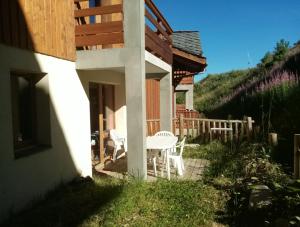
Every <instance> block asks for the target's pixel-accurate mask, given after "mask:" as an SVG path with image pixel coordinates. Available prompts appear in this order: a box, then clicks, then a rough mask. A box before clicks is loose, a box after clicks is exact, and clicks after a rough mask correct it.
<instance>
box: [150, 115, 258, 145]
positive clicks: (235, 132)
mask: <svg viewBox="0 0 300 227" xmlns="http://www.w3.org/2000/svg"><path fill="white" fill-rule="evenodd" d="M253 124H254V121H253V120H252V118H251V117H245V118H244V120H221V119H202V118H184V116H183V115H180V117H179V119H178V118H177V119H173V133H174V134H175V135H177V136H179V137H181V138H182V137H183V136H187V137H188V138H191V139H196V138H197V139H200V140H202V141H211V140H213V139H219V140H222V141H224V142H227V141H229V140H243V139H244V138H247V139H248V140H250V139H251V138H252V136H253ZM159 130H160V120H159V119H155V120H147V133H148V135H149V136H150V135H154V134H155V133H156V132H157V131H159Z"/></svg>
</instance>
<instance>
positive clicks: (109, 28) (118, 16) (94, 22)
mask: <svg viewBox="0 0 300 227" xmlns="http://www.w3.org/2000/svg"><path fill="white" fill-rule="evenodd" d="M74 2H75V12H74V16H75V20H76V25H75V43H76V47H77V48H80V49H103V48H115V47H123V44H124V34H123V33H124V32H123V30H124V29H123V5H122V1H120V2H121V4H115V5H103V6H95V7H89V3H88V0H75V1H74Z"/></svg>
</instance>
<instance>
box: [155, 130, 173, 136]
mask: <svg viewBox="0 0 300 227" xmlns="http://www.w3.org/2000/svg"><path fill="white" fill-rule="evenodd" d="M154 136H174V134H173V133H172V132H169V131H159V132H157V133H155V135H154Z"/></svg>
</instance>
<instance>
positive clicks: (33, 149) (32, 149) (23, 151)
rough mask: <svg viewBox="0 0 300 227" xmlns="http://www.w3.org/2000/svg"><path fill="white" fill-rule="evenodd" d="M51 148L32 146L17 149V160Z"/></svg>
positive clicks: (48, 146) (47, 146)
mask: <svg viewBox="0 0 300 227" xmlns="http://www.w3.org/2000/svg"><path fill="white" fill-rule="evenodd" d="M50 148H51V145H42V144H40V145H32V146H28V147H24V148H20V149H15V159H20V158H24V157H28V156H31V155H34V154H36V153H40V152H43V151H45V150H48V149H50Z"/></svg>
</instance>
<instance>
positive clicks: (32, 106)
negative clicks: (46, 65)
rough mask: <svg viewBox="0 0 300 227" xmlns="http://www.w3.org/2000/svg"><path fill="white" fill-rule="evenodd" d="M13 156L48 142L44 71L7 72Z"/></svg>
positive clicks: (26, 152) (33, 150)
mask: <svg viewBox="0 0 300 227" xmlns="http://www.w3.org/2000/svg"><path fill="white" fill-rule="evenodd" d="M11 98H12V115H13V116H12V119H13V139H14V149H15V157H16V158H18V157H22V156H24V155H27V154H31V153H34V152H36V151H38V150H41V149H40V148H42V147H45V146H49V145H50V112H49V95H48V78H47V76H46V75H44V74H27V73H11Z"/></svg>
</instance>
